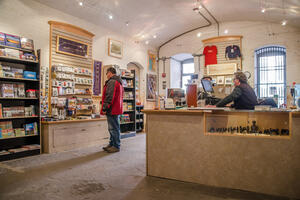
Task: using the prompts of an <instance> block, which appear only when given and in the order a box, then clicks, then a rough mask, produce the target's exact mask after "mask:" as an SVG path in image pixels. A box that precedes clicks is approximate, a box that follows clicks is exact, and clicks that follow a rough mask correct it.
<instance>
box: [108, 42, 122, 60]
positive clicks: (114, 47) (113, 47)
mask: <svg viewBox="0 0 300 200" xmlns="http://www.w3.org/2000/svg"><path fill="white" fill-rule="evenodd" d="M108 55H109V56H112V57H115V58H122V57H123V44H122V42H120V41H118V40H114V39H111V38H109V39H108Z"/></svg>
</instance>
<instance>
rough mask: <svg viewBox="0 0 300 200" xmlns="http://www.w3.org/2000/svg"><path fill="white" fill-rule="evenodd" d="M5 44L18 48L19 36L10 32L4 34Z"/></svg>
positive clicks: (19, 44)
mask: <svg viewBox="0 0 300 200" xmlns="http://www.w3.org/2000/svg"><path fill="white" fill-rule="evenodd" d="M5 45H6V46H10V47H16V48H20V47H21V43H20V37H19V36H16V35H11V34H5Z"/></svg>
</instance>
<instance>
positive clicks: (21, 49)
mask: <svg viewBox="0 0 300 200" xmlns="http://www.w3.org/2000/svg"><path fill="white" fill-rule="evenodd" d="M0 47H4V48H9V49H16V50H20V51H24V52H34V50H30V49H23V48H18V47H11V46H6V45H0Z"/></svg>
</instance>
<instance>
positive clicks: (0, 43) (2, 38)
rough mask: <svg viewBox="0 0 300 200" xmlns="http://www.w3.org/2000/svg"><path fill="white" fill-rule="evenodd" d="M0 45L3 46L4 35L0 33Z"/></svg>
mask: <svg viewBox="0 0 300 200" xmlns="http://www.w3.org/2000/svg"><path fill="white" fill-rule="evenodd" d="M0 45H5V33H2V32H0Z"/></svg>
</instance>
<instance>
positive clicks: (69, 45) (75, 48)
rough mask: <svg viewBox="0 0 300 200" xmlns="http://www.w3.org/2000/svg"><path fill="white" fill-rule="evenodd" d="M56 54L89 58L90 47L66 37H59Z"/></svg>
mask: <svg viewBox="0 0 300 200" xmlns="http://www.w3.org/2000/svg"><path fill="white" fill-rule="evenodd" d="M56 42H57V45H56V52H58V53H62V54H67V55H71V56H77V57H82V58H87V57H88V54H89V45H88V44H87V43H84V42H81V41H79V40H75V39H72V38H68V37H65V36H60V35H58V36H57V40H56Z"/></svg>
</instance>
